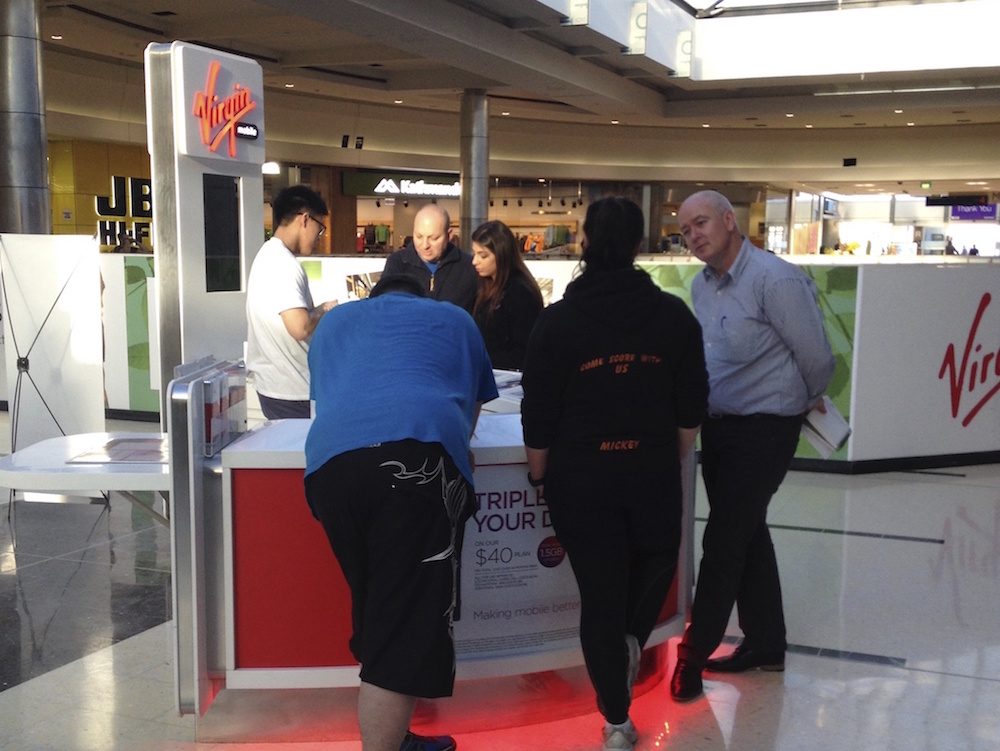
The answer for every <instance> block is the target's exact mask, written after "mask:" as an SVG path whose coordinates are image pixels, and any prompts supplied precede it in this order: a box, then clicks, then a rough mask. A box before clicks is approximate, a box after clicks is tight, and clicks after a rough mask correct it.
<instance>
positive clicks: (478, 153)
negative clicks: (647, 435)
mask: <svg viewBox="0 0 1000 751" xmlns="http://www.w3.org/2000/svg"><path fill="white" fill-rule="evenodd" d="M489 118H490V102H489V99H488V98H487V96H486V92H485V91H483V90H481V89H469V90H468V91H466V92H465V93H464V94H462V115H461V120H462V123H461V128H462V133H461V159H462V173H461V181H462V200H461V216H460V217H459V233H460V236H461V246H462V249H463V250H467V251H469V252H470V253H471V252H472V240H471V237H472V233H473V231H475V229H476V227H478V226H479V225H480V224H482V223H483V222H485V221H486V219H487V217H488V214H489V206H490V136H489Z"/></svg>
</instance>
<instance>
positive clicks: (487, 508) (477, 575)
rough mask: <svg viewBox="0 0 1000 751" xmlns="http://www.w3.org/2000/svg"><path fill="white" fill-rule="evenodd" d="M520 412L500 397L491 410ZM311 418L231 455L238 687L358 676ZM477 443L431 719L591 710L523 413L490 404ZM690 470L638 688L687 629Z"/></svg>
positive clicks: (228, 486) (228, 627)
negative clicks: (311, 442) (442, 674)
mask: <svg viewBox="0 0 1000 751" xmlns="http://www.w3.org/2000/svg"><path fill="white" fill-rule="evenodd" d="M486 406H487V408H489V406H490V405H486ZM511 406H512V405H511V403H506V404H505V403H504V399H503V398H501V399H500V400H498V403H497V404H494V406H493V408H494V409H499V410H501V411H504V410H509V409H510V408H511ZM309 425H310V421H309V420H281V421H275V422H268V423H265V424H264V425H262V426H260V427H258V428H256V429H255V430H253V431H251V432H250V433H248V434H246V435H245V436H243V437H242V438H241V439H240V440H238V441H236V442H234V443H233V444H231V445H230V446H229V447H227V448H225V449H223V451H222V454H221V467H222V470H221V471H222V498H223V506H222V517H223V524H222V530H223V537H224V539H223V540H219V541H216V542H217V543H218V544H219V545H221V546H222V547H223V549H224V565H225V575H224V581H225V591H224V606H225V631H226V633H225V635H224V638H223V639H222V642H223V643H224V644H225V676H224V680H223V681H222V683H223V684H224V687H225V689H227V690H228V689H309V688H313V689H315V688H344V689H348V688H350V687H355V686H357V685H358V683H359V681H358V665H357V663H356V661H355V660H354V658H353V657H352V656H351V653H350V651H349V649H348V638H349V637H350V634H351V619H350V592H349V590H348V588H347V584H346V582H345V581H344V579H343V576H342V574H341V571H340V568H339V566H338V564H337V562H336V559H335V558H334V556H333V553H332V552H331V550H330V546H329V543H328V542H327V540H326V537H325V535H324V532H323V529H322V527H321V525H320V524H319V523H318V522H316V521H315V520H314V519H313V517H312V515H311V512H310V510H309V508H308V505H307V504H306V500H305V495H304V491H303V484H302V476H303V471H304V467H305V452H304V444H305V438H306V434H307V433H308V430H309ZM472 448H473V451H474V453H475V457H476V470H475V486H476V494H477V496H478V499H479V506H480V508H479V511H478V512H477V513H476V514H475V515H474V516H473V517H472V518H471V519H470V520H469V521H468V523H467V525H466V534H465V541H464V547H463V553H462V572H461V584H460V592H461V618H460V620H458V621H456V623H455V632H454V633H455V642H456V653H457V681H458V682H457V684H456V689H455V696H454V697H453V698H452V699H447V700H438V701H437V702H435V703H434V704H435V705H436V706H437V708H436V709H435V711H434V713H433V714H434V716H435V717H436V718H438V719H445V718H447V719H448V722H447V727H448V728H450V729H451V730H452V731H455V730H457V729H458V728H460V727H466V728H468V729H484V728H488V727H491V726H493V727H497V726H502V725H507V724H509V723H511V722H515V721H516V722H525V721H530V716H531V715H532V713H533V712H535V711H539V712H544V714H545V716H547V717H549V718H551V717H552V716H553V713H555V714H556V715H560V714H563V715H566V716H569V715H572V714H579V713H584V712H591V711H593V710H594V706H595V705H594V693H593V689H592V688H591V686H590V683H589V680H588V678H587V674H586V669H585V668H584V666H583V656H582V652H581V650H580V643H579V637H578V625H579V616H580V612H579V604H580V602H579V593H578V591H577V588H576V583H575V580H574V578H573V574H572V570H571V568H570V565H569V561H568V559H567V558H566V556H565V554H564V552H563V550H562V547H561V546H560V545H559V543H558V541H557V540H556V538H555V536H554V535H553V532H552V527H551V522H550V521H549V516H548V511H547V509H546V506H545V502H544V500H543V499H540V498H538V495H537V492H536V491H535V489H533V488H531V487H530V486H529V485H528V482H527V479H526V477H527V463H526V460H525V454H524V447H523V444H522V442H521V425H520V415H519V414H516V413H510V412H508V413H506V414H503V413H501V414H496V413H488V412H484V413H483V414H482V415H481V417H480V419H479V423H478V426H477V429H476V433H475V436H474V439H473V442H472ZM685 470H686V471H685V484H686V487H685V509H686V513H685V522H684V524H685V530H684V535H683V541H682V552H681V565H680V567H679V571H678V576H677V579H676V580H675V583H674V587H673V588H672V589H671V592H670V595H669V597H668V600H667V602H666V603H665V605H664V608H663V611H662V613H661V617H660V623H659V625H658V626H657V628H656V630H655V631H654V633H653V636H652V637H651V639H650V642H649V644H648V645H647V649H646V651H645V652H644V654H643V660H642V667H641V672H640V676H639V681H638V683H637V689H636V691H637V692H639V693H641V692H642V691H643V690H646V689H648V688H649V687H651V686H653V685H655V684H656V683H657V682H658V681H660V680H662V678H663V677H664V672H665V669H666V661H667V654H666V641H667V639H668V638H669V637H671V636H673V635H676V634H680V633H681V632H682V630H683V628H684V621H685V613H686V610H687V607H688V600H687V594H688V593H690V591H691V587H690V582H691V576H692V575H691V570H692V563H693V561H692V556H693V554H692V551H691V548H690V540H691V536H692V531H693V521H692V511H693V500H694V499H693V482H694V474H693V473H694V464H693V457H692V459H691V460H689V461H688V462H687V465H686V468H685ZM213 544H215V543H214V542H212V541H206V545H213ZM678 581H681V582H687V586H680V587H679V586H678V585H677V582H678ZM540 701H541V702H542V704H543V705H544V707H539V702H540ZM484 702H485V704H484ZM347 703H348V704H351V702H350V701H348V702H347ZM484 707H489V711H485V710H484ZM209 714H211V713H209ZM419 715H420V713H419V712H418V717H417V720H416V721H415V722H417V723H418V726H419V720H420V717H419ZM526 718H529V719H526Z"/></svg>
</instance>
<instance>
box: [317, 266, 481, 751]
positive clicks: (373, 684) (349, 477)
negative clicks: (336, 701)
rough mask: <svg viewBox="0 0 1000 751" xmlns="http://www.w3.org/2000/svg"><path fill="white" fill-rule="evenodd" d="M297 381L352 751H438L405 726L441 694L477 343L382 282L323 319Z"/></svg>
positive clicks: (465, 506) (447, 741)
mask: <svg viewBox="0 0 1000 751" xmlns="http://www.w3.org/2000/svg"><path fill="white" fill-rule="evenodd" d="M418 323H419V325H417V324H418ZM309 373H310V384H311V385H310V390H311V394H310V395H311V398H312V399H313V400H314V402H315V420H314V422H313V425H312V427H311V428H310V430H309V435H308V437H307V439H306V477H305V490H306V499H307V500H308V502H309V506H310V508H311V509H312V512H313V515H314V516H315V517H316V518H317V519H318V520H319V521H320V522H321V523H322V524H323V527H324V529H325V531H326V534H327V537H328V539H329V540H330V545H331V547H332V548H333V552H334V554H335V555H336V557H337V560H338V561H339V563H340V566H341V568H342V570H343V572H344V577H345V579H346V580H347V583H348V585H349V586H350V589H351V600H352V625H353V635H352V637H351V641H350V646H351V651H352V653H353V654H354V656H355V658H357V660H358V662H359V663H360V664H361V690H360V692H359V694H358V720H359V724H360V726H361V742H362V747H363V748H364V749H365V751H381V750H383V749H384V750H385V751H396V749H401V750H407V751H410V750H412V751H415V750H416V749H421V751H424V750H425V749H426V751H451V749H454V748H455V744H454V741H453V740H452V739H451V738H450V737H448V736H439V737H435V738H426V737H422V736H416V735H414V734H413V733H411V732H410V731H409V722H410V717H411V715H412V713H413V706H414V702H415V698H416V697H423V698H436V697H440V696H450V695H451V693H452V690H453V688H454V682H455V647H454V643H453V641H452V636H451V624H452V620H453V619H455V618H457V617H458V613H457V612H456V611H457V608H456V604H457V602H458V566H459V562H460V559H461V555H460V554H461V545H462V534H463V530H464V525H465V522H466V520H467V519H468V518H469V517H470V516H471V515H472V513H473V512H474V510H475V509H474V504H475V498H476V496H475V491H474V489H473V487H472V461H471V458H470V452H469V441H470V438H471V437H472V431H473V429H474V428H475V425H476V419H477V418H478V415H479V409H480V407H481V405H482V403H483V402H486V401H489V400H491V399H495V398H496V396H497V389H496V384H495V382H494V380H493V370H492V367H491V365H490V359H489V356H488V355H487V354H486V347H485V345H484V344H483V339H482V336H480V334H479V330H478V329H477V328H476V324H475V323H474V322H473V320H472V318H471V317H470V316H469V314H468V313H466V312H465V311H463V310H461V309H460V308H458V307H456V306H455V305H452V304H450V303H442V302H436V301H434V300H429V299H425V298H424V290H423V288H422V285H421V284H420V283H419V282H417V281H415V280H414V279H413V278H412V277H407V276H393V275H386V276H383V278H382V280H381V281H380V282H379V283H378V284H377V285H376V286H375V289H374V290H372V294H371V297H369V298H368V299H365V300H360V301H357V302H353V303H349V304H346V305H341V306H338V307H337V308H335V309H333V310H331V311H330V312H329V313H327V314H326V315H325V316H324V317H323V320H322V321H320V324H319V325H318V326H317V328H316V332H315V333H314V334H313V339H312V344H311V345H310V348H309Z"/></svg>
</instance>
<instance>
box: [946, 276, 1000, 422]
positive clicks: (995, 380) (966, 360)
mask: <svg viewBox="0 0 1000 751" xmlns="http://www.w3.org/2000/svg"><path fill="white" fill-rule="evenodd" d="M992 300H993V297H992V296H991V295H990V293H989V292H985V293H983V297H982V299H981V300H980V301H979V307H978V309H977V310H976V315H975V317H974V318H973V319H972V326H970V327H969V334H968V336H967V337H966V339H965V343H964V344H963V345H962V354H961V359H960V360H959V355H958V354H957V352H958V350H957V348H956V346H955V343H954V342H953V343H951V344H949V345H948V349H947V350H946V351H945V354H944V362H942V363H941V370H940V372H938V378H939V379H941V378H945V377H947V379H948V385H949V387H950V389H951V416H952V417H954V418H955V419H956V420H957V419H961V420H962V427H967V426H968V425H969V423H971V422H972V420H973V418H975V416H976V415H977V414H979V411H980V410H981V409H982V408H983V407H985V406H986V404H987V403H988V402H989V401H990V399H992V398H993V397H994V396H996V394H997V392H1000V343H998V342H997V341H993V343H992V344H984V343H983V342H982V341H981V340H980V339H979V326H980V324H981V323H982V321H983V315H984V314H985V313H986V309H987V308H988V307H989V306H990V302H992ZM990 331H994V332H995V331H996V327H990Z"/></svg>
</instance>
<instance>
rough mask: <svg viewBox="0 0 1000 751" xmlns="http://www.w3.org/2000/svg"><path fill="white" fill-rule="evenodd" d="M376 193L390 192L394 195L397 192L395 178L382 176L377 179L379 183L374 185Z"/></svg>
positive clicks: (397, 187)
mask: <svg viewBox="0 0 1000 751" xmlns="http://www.w3.org/2000/svg"><path fill="white" fill-rule="evenodd" d="M375 192H376V193H392V194H394V195H398V194H399V186H398V185H396V181H395V180H390V179H389V178H388V177H383V178H382V179H381V180H379V184H378V185H376V186H375Z"/></svg>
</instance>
